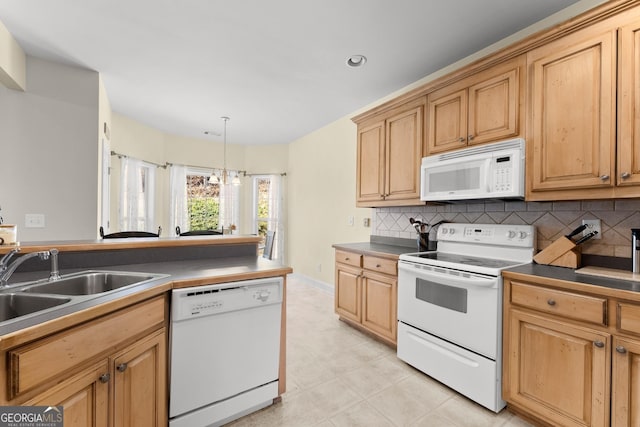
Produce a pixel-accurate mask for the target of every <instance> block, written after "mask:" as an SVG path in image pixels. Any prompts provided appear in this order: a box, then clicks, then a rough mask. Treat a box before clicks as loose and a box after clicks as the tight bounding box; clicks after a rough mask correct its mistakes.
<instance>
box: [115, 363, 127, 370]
mask: <svg viewBox="0 0 640 427" xmlns="http://www.w3.org/2000/svg"><path fill="white" fill-rule="evenodd" d="M116 369H117V370H118V372H124V371H126V370H127V364H126V363H121V364H119V365H118V366H116Z"/></svg>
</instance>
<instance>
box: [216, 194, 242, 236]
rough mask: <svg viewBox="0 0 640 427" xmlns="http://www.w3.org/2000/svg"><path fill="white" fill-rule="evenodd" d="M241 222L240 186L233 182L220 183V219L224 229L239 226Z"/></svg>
mask: <svg viewBox="0 0 640 427" xmlns="http://www.w3.org/2000/svg"><path fill="white" fill-rule="evenodd" d="M239 223H240V187H239V186H237V185H233V184H226V185H225V184H222V183H221V184H220V221H219V224H220V226H221V227H224V229H225V230H226V229H229V228H232V227H231V226H232V225H234V226H235V227H236V230H237V227H238V224H239Z"/></svg>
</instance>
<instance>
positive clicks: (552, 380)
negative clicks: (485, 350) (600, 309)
mask: <svg viewBox="0 0 640 427" xmlns="http://www.w3.org/2000/svg"><path fill="white" fill-rule="evenodd" d="M509 329H510V333H509V337H508V342H509V346H508V361H507V360H505V366H506V367H508V373H505V374H506V378H508V384H505V396H504V397H505V399H506V401H507V402H510V403H515V404H518V405H520V406H522V407H526V408H527V409H529V410H532V411H535V413H536V414H537V415H538V416H539V417H541V418H542V419H544V420H545V421H547V422H550V423H552V424H555V425H563V426H605V425H607V424H608V418H609V412H608V402H609V385H610V384H609V355H610V351H611V339H610V336H609V335H608V334H606V333H602V332H598V331H597V330H593V329H589V328H583V327H577V326H574V325H571V324H569V323H566V322H562V321H556V320H550V319H545V318H543V317H541V316H535V315H532V314H528V313H524V312H521V311H519V310H515V309H512V310H511V311H510V314H509Z"/></svg>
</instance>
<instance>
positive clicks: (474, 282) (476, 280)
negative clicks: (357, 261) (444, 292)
mask: <svg viewBox="0 0 640 427" xmlns="http://www.w3.org/2000/svg"><path fill="white" fill-rule="evenodd" d="M404 267H405V264H402V263H400V265H399V268H400V269H405V268H404ZM411 267H413V269H414V270H417V269H419V270H423V271H422V272H421V273H420V275H418V276H417V277H418V278H421V279H429V278H433V279H435V280H437V281H438V283H441V284H444V285H449V286H455V287H458V288H469V287H472V286H475V287H482V288H495V287H497V286H498V283H497V282H498V279H497V278H495V277H487V278H485V277H480V276H475V275H469V276H468V277H460V276H457V275H454V274H447V273H439V272H437V271H433V270H430V269H426V268H424V267H422V266H420V265H416V264H413V265H412V266H411ZM409 269H410V268H409ZM461 274H464V273H461ZM420 276H422V277H420Z"/></svg>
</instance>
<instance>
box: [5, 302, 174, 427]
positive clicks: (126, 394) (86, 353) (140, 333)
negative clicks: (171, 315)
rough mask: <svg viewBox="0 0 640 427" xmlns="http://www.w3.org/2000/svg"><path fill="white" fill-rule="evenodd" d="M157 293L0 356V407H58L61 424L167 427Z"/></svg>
mask: <svg viewBox="0 0 640 427" xmlns="http://www.w3.org/2000/svg"><path fill="white" fill-rule="evenodd" d="M166 310H167V301H166V297H165V296H161V297H155V298H152V299H150V300H147V301H143V302H140V303H138V304H135V305H133V306H131V307H128V308H124V309H121V310H119V311H116V312H114V313H111V314H108V315H106V316H103V317H101V318H98V319H95V320H91V321H89V322H86V323H85V324H82V325H79V326H76V327H73V328H71V329H68V330H66V331H62V332H58V333H55V334H53V335H50V336H48V337H45V338H41V339H38V340H36V341H34V342H31V343H28V344H25V345H21V346H18V347H16V348H14V349H11V350H8V351H7V352H6V360H7V361H8V369H7V372H6V374H5V377H6V378H7V382H8V387H6V391H5V392H4V393H5V394H6V395H4V398H3V399H2V400H3V402H2V404H3V405H45V406H60V405H61V406H63V408H64V425H65V427H69V426H78V427H87V426H95V427H102V426H108V427H129V426H130V427H138V426H140V427H147V426H148V427H156V426H166V424H167V420H168V418H167V400H168V397H167V333H166V325H165V319H166V316H165V313H166Z"/></svg>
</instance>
